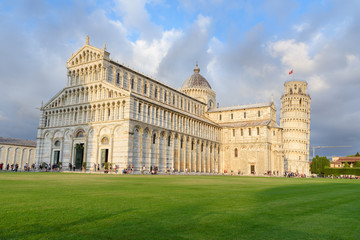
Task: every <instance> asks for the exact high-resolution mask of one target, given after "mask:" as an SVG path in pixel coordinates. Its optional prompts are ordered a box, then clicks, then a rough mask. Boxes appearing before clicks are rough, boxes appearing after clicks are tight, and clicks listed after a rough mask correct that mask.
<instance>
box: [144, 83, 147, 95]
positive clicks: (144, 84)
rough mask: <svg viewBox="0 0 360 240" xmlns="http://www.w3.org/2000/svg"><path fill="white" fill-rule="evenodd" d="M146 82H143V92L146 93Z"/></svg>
mask: <svg viewBox="0 0 360 240" xmlns="http://www.w3.org/2000/svg"><path fill="white" fill-rule="evenodd" d="M146 87H147V86H146V83H145V84H144V94H146V92H147V89H146Z"/></svg>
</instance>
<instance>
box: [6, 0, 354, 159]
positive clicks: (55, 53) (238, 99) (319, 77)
mask: <svg viewBox="0 0 360 240" xmlns="http://www.w3.org/2000/svg"><path fill="white" fill-rule="evenodd" d="M0 29H1V37H0V84H1V87H0V136H2V137H13V138H26V139H36V132H37V126H38V122H39V114H40V112H39V109H38V108H39V107H40V106H41V102H42V101H44V103H46V102H47V101H48V100H50V98H51V97H53V96H54V95H55V94H56V93H57V92H58V91H60V90H61V89H62V88H63V87H65V85H66V67H65V63H66V61H67V59H68V58H69V57H70V56H71V53H75V52H76V51H77V50H78V49H79V48H80V47H81V46H82V45H84V43H85V41H86V36H87V35H89V36H90V44H91V45H93V46H96V47H100V48H102V47H103V46H104V43H106V47H107V50H108V51H109V52H110V53H111V55H110V57H112V58H113V59H114V60H118V61H119V62H120V63H124V64H125V65H129V66H130V67H132V68H134V69H137V70H139V71H140V72H144V73H146V74H148V75H150V76H153V77H154V78H156V79H158V80H159V81H162V82H164V83H166V84H168V85H170V86H173V87H176V88H179V87H181V85H182V83H183V81H184V80H185V79H186V78H187V77H188V76H189V75H191V74H192V73H193V68H194V66H195V63H196V62H198V63H199V67H200V69H201V74H202V75H203V76H205V77H206V78H207V79H208V81H209V82H210V84H211V86H212V88H213V89H214V90H215V91H216V93H217V101H218V102H219V103H220V106H233V105H242V104H250V103H260V102H268V101H270V100H271V96H274V100H275V104H276V107H277V109H278V113H280V96H281V94H282V93H283V91H284V88H283V83H284V82H285V81H287V80H289V79H291V78H292V77H291V76H289V74H288V73H289V71H290V70H291V69H293V70H294V77H295V79H301V80H306V81H307V82H308V84H309V93H310V95H311V99H312V103H311V108H312V112H311V145H312V146H339V145H351V146H353V147H352V148H333V149H322V150H319V151H317V153H319V155H326V156H333V155H336V156H339V155H349V154H354V153H356V152H357V151H360V106H359V105H360V60H359V58H360V47H359V43H360V1H358V0H354V1H351V0H347V1H340V0H339V1H331V0H326V1H325V0H314V1H300V0H258V1H257V0H254V1H250V0H247V1H245V0H244V1H242V0H234V1H232V0H228V1H227V0H183V1H165V0H131V1H129V0H114V1H110V0H109V1H101V0H98V1H97V0H89V1H82V0H78V1H69V0H59V1H50V0H48V1H40V0H31V1H29V0H24V1H17V0H9V1H7V0H2V1H0Z"/></svg>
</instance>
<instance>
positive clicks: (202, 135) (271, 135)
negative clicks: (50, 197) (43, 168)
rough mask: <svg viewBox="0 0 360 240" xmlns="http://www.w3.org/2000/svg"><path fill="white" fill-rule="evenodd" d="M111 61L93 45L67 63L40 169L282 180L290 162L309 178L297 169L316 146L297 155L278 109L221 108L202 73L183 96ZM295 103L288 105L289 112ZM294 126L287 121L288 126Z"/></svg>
mask: <svg viewBox="0 0 360 240" xmlns="http://www.w3.org/2000/svg"><path fill="white" fill-rule="evenodd" d="M109 56H110V53H109V52H107V51H106V49H105V48H104V49H100V48H96V47H94V46H91V45H90V44H89V41H88V40H87V42H86V44H85V45H84V46H83V47H82V48H81V49H80V50H79V51H77V53H76V54H74V55H72V56H71V57H70V59H69V60H68V61H67V63H66V67H67V70H68V71H67V72H68V74H67V84H66V87H65V88H64V89H62V90H61V91H60V92H59V93H58V94H56V95H55V96H54V97H53V98H52V99H51V100H50V101H49V102H48V103H46V104H45V105H44V106H42V108H41V119H40V125H39V128H38V136H37V148H36V163H39V164H40V163H42V162H46V163H50V164H56V163H59V162H61V163H62V165H63V168H65V169H66V168H67V167H69V166H73V167H75V168H76V169H81V168H83V167H86V168H87V169H88V170H97V169H100V170H102V169H103V168H104V166H105V165H110V166H111V167H112V168H113V169H114V168H117V169H124V168H128V167H129V166H133V167H134V171H135V172H140V171H142V170H145V171H149V170H150V168H151V167H157V168H158V170H159V172H166V171H169V170H171V171H175V172H178V173H185V172H188V173H204V174H205V173H211V174H216V173H224V172H228V173H231V172H232V173H234V174H245V175H249V174H254V175H263V174H264V173H265V172H267V173H269V172H271V173H276V174H279V175H281V174H282V173H283V172H284V171H289V170H290V169H289V168H288V167H289V166H290V165H289V164H285V163H287V162H289V161H290V160H291V161H290V162H291V164H292V165H291V167H292V169H291V171H293V172H296V171H297V172H299V173H306V174H307V173H308V168H307V169H303V168H301V166H302V165H301V164H298V162H301V163H303V162H304V161H305V160H308V155H309V151H308V150H309V145H308V144H309V143H308V142H307V143H304V142H302V143H301V144H307V145H301V146H302V147H303V146H305V147H304V149H302V151H295V152H292V147H294V149H295V148H296V149H295V150H298V149H297V148H298V145H297V144H295V145H294V144H291V143H290V142H291V137H292V136H293V135H292V134H295V135H296V133H297V132H296V131H294V132H291V131H290V132H289V133H291V134H287V135H286V138H285V136H284V128H282V127H280V126H279V125H278V123H277V121H276V108H275V105H274V103H273V102H272V101H271V102H269V103H265V104H253V105H242V106H237V107H223V108H218V107H216V92H215V91H214V90H213V89H212V88H211V86H210V84H209V82H208V81H207V80H206V79H205V78H204V77H203V76H202V75H201V74H200V68H199V67H198V66H197V65H196V67H195V69H194V73H193V74H192V75H191V76H190V77H189V78H188V79H186V81H185V82H184V84H183V86H182V87H181V88H180V89H179V90H178V89H175V88H172V87H170V86H168V85H166V84H164V83H161V82H158V81H156V80H154V79H152V78H150V77H148V76H146V75H144V74H141V73H139V72H137V71H134V70H133V69H130V68H129V67H126V66H123V65H121V64H119V63H117V62H115V61H113V60H111V59H110V57H109ZM300 83H304V82H300ZM303 91H304V92H305V94H306V89H303ZM289 94H290V93H289ZM297 94H298V92H297ZM290 98H291V96H290V95H289V96H288V98H286V100H285V99H283V98H282V106H283V100H284V104H285V101H293V100H292V99H291V100H290ZM303 101H304V100H303ZM308 103H309V107H310V101H309V102H308ZM292 111H294V112H296V111H301V110H296V109H293V110H292ZM282 113H283V112H282ZM284 117H285V116H284ZM291 119H292V118H291V117H290V115H287V116H286V120H284V121H282V120H281V122H284V124H285V123H288V121H290V122H291ZM309 121H310V120H309ZM309 121H308V122H309ZM285 125H286V124H285ZM289 126H290V125H289ZM285 127H288V125H286V126H285ZM304 133H305V132H301V136H303V135H304ZM309 133H310V130H308V135H304V136H307V137H308V136H309ZM295 138H296V139H297V136H296V137H295ZM304 139H305V138H304ZM304 139H303V140H304ZM285 140H286V141H287V143H289V144H287V145H286V144H285V142H286V141H285ZM304 141H306V139H305V140H304ZM285 146H286V148H284V147H285ZM305 148H306V149H305ZM287 153H291V155H289V156H291V157H288V158H287V155H286V154H287ZM296 154H301V156H302V157H301V158H300V159H299V158H297V157H298V156H297V155H296ZM287 159H288V160H289V161H287ZM106 163H108V164H106ZM293 166H294V167H293Z"/></svg>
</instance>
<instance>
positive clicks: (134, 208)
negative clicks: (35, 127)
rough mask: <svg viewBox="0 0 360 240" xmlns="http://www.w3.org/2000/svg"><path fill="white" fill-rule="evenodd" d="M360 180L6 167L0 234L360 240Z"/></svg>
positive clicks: (0, 184) (0, 177)
mask: <svg viewBox="0 0 360 240" xmlns="http://www.w3.org/2000/svg"><path fill="white" fill-rule="evenodd" d="M359 198H360V180H343V179H339V180H333V179H289V178H256V177H230V176H136V175H132V176H123V175H104V174H102V175H95V174H71V173H68V174H65V173H64V174H63V173H0V204H1V205H0V239H336V240H338V239H360V221H359V219H360V201H359V200H360V199H359Z"/></svg>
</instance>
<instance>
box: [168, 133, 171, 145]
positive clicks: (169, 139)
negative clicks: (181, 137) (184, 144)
mask: <svg viewBox="0 0 360 240" xmlns="http://www.w3.org/2000/svg"><path fill="white" fill-rule="evenodd" d="M170 144H171V137H170V136H168V146H169V147H170Z"/></svg>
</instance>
